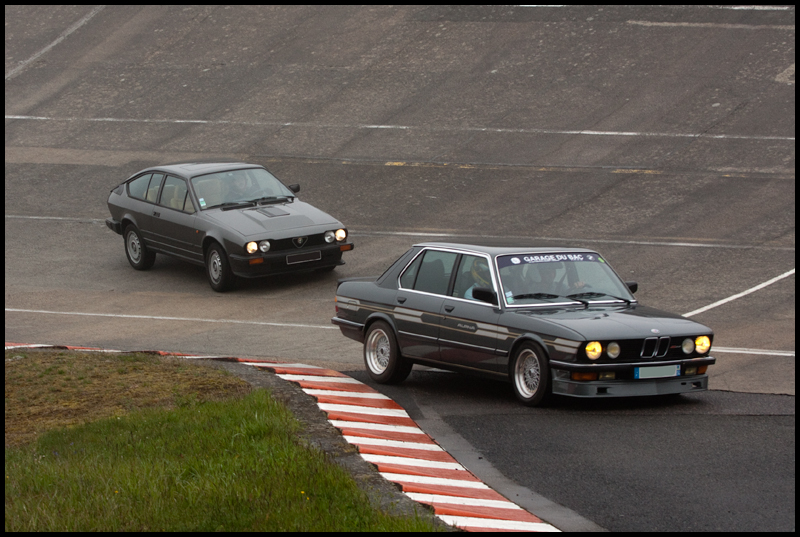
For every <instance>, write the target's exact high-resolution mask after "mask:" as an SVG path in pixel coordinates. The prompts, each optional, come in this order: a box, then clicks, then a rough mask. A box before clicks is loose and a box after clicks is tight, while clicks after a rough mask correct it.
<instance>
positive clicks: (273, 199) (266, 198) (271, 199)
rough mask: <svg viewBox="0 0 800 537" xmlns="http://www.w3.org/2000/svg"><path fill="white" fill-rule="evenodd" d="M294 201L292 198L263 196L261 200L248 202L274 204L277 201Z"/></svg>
mask: <svg viewBox="0 0 800 537" xmlns="http://www.w3.org/2000/svg"><path fill="white" fill-rule="evenodd" d="M292 200H294V196H264V197H263V198H256V199H252V200H250V202H251V203H255V204H262V203H276V202H279V201H292Z"/></svg>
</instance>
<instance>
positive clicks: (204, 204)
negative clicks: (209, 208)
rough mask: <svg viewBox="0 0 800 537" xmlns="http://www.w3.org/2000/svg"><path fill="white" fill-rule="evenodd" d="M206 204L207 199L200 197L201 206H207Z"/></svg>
mask: <svg viewBox="0 0 800 537" xmlns="http://www.w3.org/2000/svg"><path fill="white" fill-rule="evenodd" d="M205 206H206V200H204V199H203V198H200V207H205Z"/></svg>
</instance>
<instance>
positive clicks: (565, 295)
mask: <svg viewBox="0 0 800 537" xmlns="http://www.w3.org/2000/svg"><path fill="white" fill-rule="evenodd" d="M497 268H498V269H499V271H500V281H501V283H502V286H503V295H504V296H505V300H506V304H508V305H509V306H511V305H514V306H521V305H537V304H538V305H545V304H553V303H564V302H569V301H576V302H609V301H611V302H613V301H625V302H628V301H632V300H634V298H633V296H632V295H631V293H630V291H629V290H628V288H627V286H626V285H625V284H624V283H623V282H622V281H620V279H619V277H618V276H617V275H616V273H615V272H614V271H613V270H612V269H611V267H610V266H608V264H607V263H606V262H605V260H604V259H603V258H602V257H601V256H599V255H598V254H594V253H567V254H564V253H552V254H548V253H544V254H542V253H535V254H533V253H532V254H518V255H504V256H498V257H497Z"/></svg>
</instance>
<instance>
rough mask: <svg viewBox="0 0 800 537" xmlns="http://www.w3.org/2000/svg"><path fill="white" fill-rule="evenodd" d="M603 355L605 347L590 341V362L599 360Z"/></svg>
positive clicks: (588, 355)
mask: <svg viewBox="0 0 800 537" xmlns="http://www.w3.org/2000/svg"><path fill="white" fill-rule="evenodd" d="M601 354H603V346H602V345H600V342H599V341H590V342H589V343H587V344H586V357H587V358H589V360H597V359H598V358H600V355H601Z"/></svg>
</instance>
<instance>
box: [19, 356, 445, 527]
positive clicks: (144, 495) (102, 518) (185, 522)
mask: <svg viewBox="0 0 800 537" xmlns="http://www.w3.org/2000/svg"><path fill="white" fill-rule="evenodd" d="M64 357H65V355H61V356H60V358H64ZM8 358H9V356H8V354H7V359H8ZM103 358H106V357H103ZM149 360H150V357H148V358H147V359H145V360H144V362H145V363H149ZM22 361H24V360H22V359H21V360H17V361H11V362H9V361H7V362H6V394H7V396H6V412H7V415H8V410H9V408H8V392H9V384H10V383H11V384H14V382H15V380H16V381H20V382H22V379H23V377H24V378H26V379H28V378H30V377H33V376H35V375H37V374H38V373H43V374H44V375H45V376H46V377H47V376H49V377H51V378H52V377H53V376H57V377H58V378H59V379H62V378H65V377H67V376H71V377H72V379H71V380H69V381H67V385H68V387H67V388H66V390H67V392H69V390H70V389H71V388H69V387H70V386H72V385H73V384H74V383H79V382H80V381H79V380H78V376H79V375H80V374H81V373H80V372H78V371H77V370H78V369H81V367H80V366H79V364H69V363H67V362H68V360H67V362H64V363H60V364H42V365H43V367H40V368H38V372H37V369H36V368H30V369H29V371H28V373H26V374H25V375H21V374H19V373H20V371H19V370H17V371H16V374H17V376H16V378H15V379H10V378H9V371H8V369H9V365H10V364H15V363H17V362H22ZM159 361H160V359H159V360H156V362H159ZM124 363H128V364H129V365H133V364H136V363H142V362H136V361H131V362H125V361H124V360H122V361H117V362H112V363H110V364H107V369H108V370H109V371H110V372H112V373H110V374H112V375H119V374H121V373H119V372H118V370H119V369H121V368H122V367H123V365H120V364H124ZM29 365H30V364H29ZM48 369H49V372H46V371H47V370H48ZM59 370H63V371H64V373H59ZM214 372H215V373H216V374H219V375H220V376H221V378H223V377H224V375H223V374H222V373H221V372H219V371H214ZM95 373H98V372H97V371H95ZM89 374H90V375H91V371H90V372H89ZM124 374H126V375H127V374H131V373H130V372H126V373H124ZM12 376H13V375H12ZM237 380H238V379H237ZM205 382H210V381H208V379H206V381H205ZM23 383H24V382H23ZM58 384H59V381H54V382H51V385H56V386H58ZM211 384H213V382H212V383H211ZM182 385H183V384H182ZM185 387H186V386H184V388H185ZM164 389H167V387H166V386H165V387H164ZM168 389H169V393H168V394H163V401H164V403H163V404H161V405H154V406H152V407H151V408H135V409H132V410H125V406H124V405H122V406H121V407H118V406H116V405H118V404H120V403H119V400H118V399H115V402H114V403H113V404H112V405H111V406H112V407H113V408H112V411H109V412H107V414H108V415H107V416H105V417H101V418H97V419H92V420H90V421H87V420H85V419H83V418H81V417H80V416H77V415H75V413H74V412H73V416H72V418H73V419H78V420H82V421H83V423H81V424H72V425H71V426H68V427H63V426H61V427H58V428H56V429H55V430H49V431H46V432H42V431H38V432H37V434H36V437H35V440H33V441H31V442H28V443H22V444H19V445H16V446H8V445H7V446H6V450H5V472H6V479H5V483H6V502H5V529H6V531H245V530H252V531H415V530H421V531H426V530H432V529H433V526H432V524H431V523H430V522H429V521H428V520H425V519H423V518H419V517H412V518H401V517H395V516H390V515H387V514H385V513H382V512H380V511H378V510H376V509H374V508H373V507H371V505H370V503H369V501H368V498H367V497H366V495H365V494H364V492H363V491H361V490H360V489H359V488H358V486H357V485H356V484H355V482H354V481H353V480H352V478H351V477H350V476H349V474H347V472H346V471H344V470H343V469H342V468H340V467H339V466H337V465H335V464H333V463H332V462H331V461H329V460H328V459H327V458H326V456H325V454H324V453H322V452H320V451H319V450H317V449H314V448H311V447H308V446H307V445H306V444H304V443H303V442H302V441H300V440H299V435H298V433H299V432H300V425H299V424H298V422H297V421H296V420H295V419H294V417H293V416H292V415H291V413H290V412H289V411H288V409H286V408H285V407H284V406H283V405H282V404H280V403H279V402H277V401H275V400H274V399H273V398H272V397H271V396H270V394H269V393H268V392H266V391H264V390H256V391H252V392H250V393H248V394H246V395H243V394H244V392H245V390H242V389H241V387H238V388H235V389H233V390H232V391H231V392H230V393H229V394H228V397H227V398H223V399H222V400H211V399H213V398H208V397H205V396H204V395H202V394H201V393H200V392H198V391H194V390H192V389H188V390H187V389H184V390H181V389H178V390H176V389H174V386H170V387H169V388H168ZM122 391H123V392H124V390H122ZM64 393H65V392H63V391H62V392H58V393H56V394H55V395H56V399H58V397H64ZM70 393H71V392H70ZM129 395H130V394H129ZM40 396H41V397H47V390H46V389H44V387H42V389H41V393H40ZM18 399H19V396H15V399H14V401H15V405H19V402H18ZM148 400H149V399H148ZM134 401H135V400H134ZM40 404H44V403H43V402H41V401H40ZM59 404H61V403H60V402H59V401H58V400H55V401H53V402H52V403H51V405H54V406H56V407H57V406H58V405H59ZM132 404H133V405H134V406H136V404H137V403H135V402H134V403H132ZM12 410H13V409H12ZM15 412H17V413H19V410H15ZM115 413H117V414H118V415H115ZM6 425H7V426H8V420H7V423H6ZM6 437H7V438H8V434H7V435H6Z"/></svg>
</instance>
